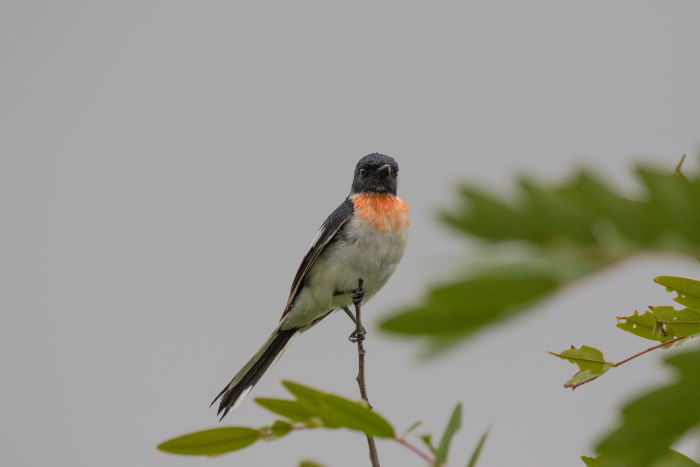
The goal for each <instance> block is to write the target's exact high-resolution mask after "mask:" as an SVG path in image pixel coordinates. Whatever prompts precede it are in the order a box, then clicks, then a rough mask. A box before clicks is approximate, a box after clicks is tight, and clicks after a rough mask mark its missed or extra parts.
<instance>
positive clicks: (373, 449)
mask: <svg viewBox="0 0 700 467" xmlns="http://www.w3.org/2000/svg"><path fill="white" fill-rule="evenodd" d="M363 284H364V280H363V279H362V278H359V279H358V280H357V289H355V292H354V293H353V295H352V303H353V305H355V332H353V333H352V334H351V335H350V340H351V341H354V342H357V361H358V369H357V378H355V379H356V380H357V385H358V386H359V387H360V396H361V397H362V400H363V401H365V402H367V405H368V406H369V408H370V409H371V408H372V404H370V402H369V399H368V398H367V387H366V386H365V346H364V345H363V344H362V342H363V341H364V340H365V328H364V327H363V326H362V320H361V318H360V311H361V304H362V299H363V298H364V295H365V291H364V289H363V288H362V286H363ZM365 436H367V445H368V447H369V460H370V461H371V462H372V467H379V454H377V446H376V445H375V443H374V438H373V437H372V436H370V435H367V434H366V435H365Z"/></svg>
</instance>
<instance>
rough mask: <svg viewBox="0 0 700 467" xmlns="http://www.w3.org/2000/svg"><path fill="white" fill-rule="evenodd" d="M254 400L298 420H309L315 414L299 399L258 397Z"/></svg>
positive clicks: (274, 411)
mask: <svg viewBox="0 0 700 467" xmlns="http://www.w3.org/2000/svg"><path fill="white" fill-rule="evenodd" d="M254 401H255V402H256V403H257V404H258V405H260V406H261V407H264V408H265V409H267V410H269V411H270V412H273V413H276V414H277V415H282V416H283V417H287V418H288V419H290V420H294V421H298V422H307V421H309V420H311V419H312V418H313V417H314V416H315V414H314V412H312V411H310V410H308V409H307V408H306V407H304V406H303V405H301V404H300V403H299V402H297V401H291V400H287V399H271V398H267V397H256V398H255V399H254Z"/></svg>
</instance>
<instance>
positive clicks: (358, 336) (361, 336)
mask: <svg viewBox="0 0 700 467" xmlns="http://www.w3.org/2000/svg"><path fill="white" fill-rule="evenodd" d="M366 335H367V331H366V330H365V328H364V326H363V327H362V328H360V329H355V330H354V331H353V332H352V334H350V335H349V336H348V339H350V342H352V343H353V344H355V343H357V342H361V341H363V340H365V336H366Z"/></svg>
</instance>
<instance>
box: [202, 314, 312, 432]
mask: <svg viewBox="0 0 700 467" xmlns="http://www.w3.org/2000/svg"><path fill="white" fill-rule="evenodd" d="M297 331H298V330H297V329H287V330H282V329H280V328H279V327H278V328H277V329H275V331H274V332H273V333H272V334H271V335H270V337H269V338H268V339H267V341H265V343H264V344H263V346H262V347H261V348H260V350H258V352H257V353H256V354H255V355H253V358H251V359H250V360H249V361H248V363H246V364H245V366H244V367H243V368H241V370H240V371H239V372H238V373H236V376H234V377H233V379H232V380H231V382H230V383H228V384H227V385H226V387H225V388H224V389H222V390H221V392H220V393H219V395H218V396H216V398H214V400H213V401H211V404H210V405H209V407H211V406H212V405H214V402H216V401H217V400H218V399H219V398H221V402H220V403H219V410H218V411H217V412H216V414H217V415H221V418H220V420H221V419H223V418H224V417H225V416H226V414H227V413H228V412H229V410H231V409H232V408H234V407H235V406H236V404H237V403H238V402H240V401H242V400H243V398H244V397H245V396H246V395H247V394H248V392H250V390H251V389H253V386H255V383H257V382H258V381H259V380H260V378H261V377H262V375H263V374H265V371H267V369H268V368H270V365H272V363H273V362H274V361H275V358H276V357H277V355H279V353H280V352H282V351H283V350H284V348H285V347H286V346H287V344H288V343H289V341H290V339H291V338H292V337H294V335H295V334H296V333H297ZM222 412H223V414H222Z"/></svg>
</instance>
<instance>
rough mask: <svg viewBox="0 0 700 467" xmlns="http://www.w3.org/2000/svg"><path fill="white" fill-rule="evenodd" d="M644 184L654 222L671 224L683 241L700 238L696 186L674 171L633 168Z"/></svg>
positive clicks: (699, 199)
mask: <svg viewBox="0 0 700 467" xmlns="http://www.w3.org/2000/svg"><path fill="white" fill-rule="evenodd" d="M637 173H638V174H639V176H640V178H641V179H642V181H643V182H644V184H645V185H646V187H647V189H648V191H649V194H650V198H649V207H650V210H651V214H652V215H653V216H654V217H655V218H656V219H657V221H658V222H660V223H662V224H664V225H667V226H673V231H674V233H676V234H677V235H679V236H680V237H683V238H684V239H685V240H686V241H690V242H692V243H695V244H697V243H698V242H700V189H698V184H697V183H695V182H692V181H690V182H689V181H686V180H683V179H682V178H680V177H678V176H677V175H676V174H673V173H668V172H665V171H657V170H654V169H650V168H645V167H640V168H638V170H637Z"/></svg>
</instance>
